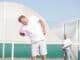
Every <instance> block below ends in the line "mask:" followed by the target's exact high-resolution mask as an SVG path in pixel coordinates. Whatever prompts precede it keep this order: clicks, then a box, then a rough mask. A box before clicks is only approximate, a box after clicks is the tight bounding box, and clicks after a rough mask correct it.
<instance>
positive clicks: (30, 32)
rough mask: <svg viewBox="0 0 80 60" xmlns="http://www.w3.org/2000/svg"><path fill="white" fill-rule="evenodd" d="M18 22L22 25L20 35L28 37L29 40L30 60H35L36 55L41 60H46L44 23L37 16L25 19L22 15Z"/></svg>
mask: <svg viewBox="0 0 80 60" xmlns="http://www.w3.org/2000/svg"><path fill="white" fill-rule="evenodd" d="M19 22H20V23H21V24H22V27H21V29H20V35H21V36H29V38H30V40H31V47H32V60H36V56H37V55H41V56H42V60H46V54H47V47H46V41H45V35H46V29H45V24H44V22H43V21H42V20H41V19H40V18H38V17H37V16H30V17H25V16H23V15H21V16H20V17H19Z"/></svg>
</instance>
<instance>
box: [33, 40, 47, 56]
mask: <svg viewBox="0 0 80 60" xmlns="http://www.w3.org/2000/svg"><path fill="white" fill-rule="evenodd" d="M46 54H47V46H46V42H45V41H44V40H42V41H38V42H37V43H34V44H32V57H34V56H37V55H46Z"/></svg>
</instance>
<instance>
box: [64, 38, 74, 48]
mask: <svg viewBox="0 0 80 60" xmlns="http://www.w3.org/2000/svg"><path fill="white" fill-rule="evenodd" d="M70 45H72V41H71V40H70V39H69V38H67V39H66V40H64V41H63V48H65V49H70V47H67V46H70ZM66 47H67V48H66Z"/></svg>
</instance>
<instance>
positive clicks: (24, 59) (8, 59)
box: [0, 58, 63, 60]
mask: <svg viewBox="0 0 80 60" xmlns="http://www.w3.org/2000/svg"><path fill="white" fill-rule="evenodd" d="M0 60H12V59H11V58H5V59H1V58H0ZM14 60H31V59H30V58H14ZM37 60H41V59H40V58H38V59H37ZM47 60H63V59H59V58H56V59H54V58H48V59H47Z"/></svg>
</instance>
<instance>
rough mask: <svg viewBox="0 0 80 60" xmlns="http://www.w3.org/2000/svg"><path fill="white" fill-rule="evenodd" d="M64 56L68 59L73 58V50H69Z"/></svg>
mask: <svg viewBox="0 0 80 60" xmlns="http://www.w3.org/2000/svg"><path fill="white" fill-rule="evenodd" d="M64 56H67V57H71V56H72V51H71V49H67V50H66V51H65V53H64Z"/></svg>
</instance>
